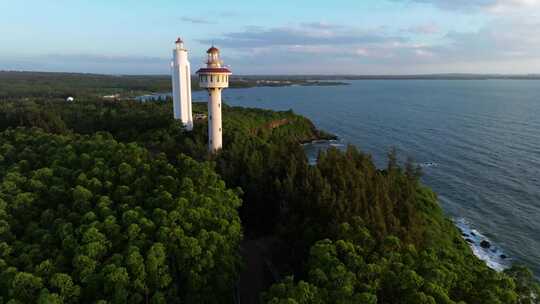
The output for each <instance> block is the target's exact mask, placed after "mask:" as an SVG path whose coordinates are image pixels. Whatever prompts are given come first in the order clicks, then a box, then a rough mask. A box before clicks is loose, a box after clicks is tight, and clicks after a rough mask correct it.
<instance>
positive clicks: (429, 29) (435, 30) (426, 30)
mask: <svg viewBox="0 0 540 304" xmlns="http://www.w3.org/2000/svg"><path fill="white" fill-rule="evenodd" d="M407 32H409V33H413V34H421V35H434V34H439V33H440V32H441V29H440V28H439V26H438V25H437V24H435V23H428V24H421V25H416V26H412V27H409V28H408V29H407Z"/></svg>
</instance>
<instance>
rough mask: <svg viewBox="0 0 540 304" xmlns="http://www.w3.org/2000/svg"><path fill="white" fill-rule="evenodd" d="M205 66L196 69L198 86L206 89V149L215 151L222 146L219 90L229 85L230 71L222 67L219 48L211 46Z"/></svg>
mask: <svg viewBox="0 0 540 304" xmlns="http://www.w3.org/2000/svg"><path fill="white" fill-rule="evenodd" d="M206 53H207V54H208V60H207V62H206V68H202V69H200V70H198V71H197V75H199V86H200V87H201V88H206V90H207V91H208V150H209V151H210V152H216V151H218V150H219V149H221V148H222V147H223V140H222V133H223V130H222V129H221V128H222V126H221V90H223V89H225V88H228V87H229V75H231V74H232V73H231V71H230V70H229V69H228V68H226V67H223V63H222V62H221V59H220V58H219V50H218V49H217V48H216V47H213V46H212V47H211V48H210V49H208V51H207V52H206Z"/></svg>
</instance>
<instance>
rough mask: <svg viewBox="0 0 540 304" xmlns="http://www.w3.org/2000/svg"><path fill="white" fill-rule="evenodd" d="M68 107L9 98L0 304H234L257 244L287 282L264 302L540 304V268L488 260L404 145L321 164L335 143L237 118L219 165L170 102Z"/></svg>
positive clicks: (334, 155)
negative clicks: (327, 145) (263, 241)
mask: <svg viewBox="0 0 540 304" xmlns="http://www.w3.org/2000/svg"><path fill="white" fill-rule="evenodd" d="M50 81H51V82H52V83H54V82H55V81H54V80H50ZM137 81H140V80H134V82H135V83H136V82H137ZM59 82H61V81H59ZM57 85H59V84H56V83H54V84H53V86H57ZM130 85H134V84H133V83H132V84H130ZM4 86H9V84H5V83H4ZM88 89H89V90H90V91H93V90H95V91H96V92H103V91H99V86H96V87H95V88H92V87H90V86H89V87H88ZM0 92H2V93H4V92H3V91H2V90H1V89H0ZM100 94H101V93H100ZM53 95H54V94H53ZM53 95H47V94H45V93H44V92H41V93H40V91H39V90H36V91H35V92H32V93H31V94H29V95H28V96H24V97H23V96H19V97H14V96H11V97H5V98H4V100H2V101H0V303H10V304H16V303H100V304H104V303H235V302H237V301H235V298H236V293H235V289H237V285H238V277H239V275H240V273H241V272H242V270H243V269H245V267H246V265H245V261H244V260H243V257H242V252H241V247H242V242H243V241H245V240H250V239H259V238H262V237H272V239H274V240H275V242H274V244H275V246H274V247H275V248H274V250H273V252H272V256H271V257H269V259H271V261H272V263H273V264H274V267H275V269H276V270H277V272H278V275H279V278H278V279H277V280H275V281H274V282H273V284H271V286H268V288H267V289H266V290H264V291H263V292H261V294H260V302H261V303H291V304H292V303H370V304H371V303H403V304H405V303H411V304H412V303H459V304H463V303H471V304H476V303H500V304H507V303H509V304H511V303H516V304H522V303H539V299H538V297H537V295H538V294H540V287H539V285H538V282H537V281H536V279H535V278H534V277H533V275H532V273H531V272H530V271H529V270H528V269H526V268H525V267H523V266H520V265H515V266H513V267H512V268H510V269H508V270H506V271H504V272H496V271H494V270H492V269H490V268H488V267H487V266H486V265H485V263H484V262H482V261H480V260H479V259H477V258H476V257H475V256H474V255H473V253H472V251H471V249H470V248H469V246H468V244H467V243H466V242H465V241H464V239H463V238H462V236H461V234H460V232H459V230H457V228H455V226H454V225H453V223H452V222H451V220H450V219H448V218H447V217H445V215H444V214H443V212H442V210H441V208H440V206H439V204H438V202H437V196H436V194H435V193H433V192H432V191H431V190H430V189H429V188H427V187H426V186H424V185H422V183H421V181H420V176H421V172H420V170H419V169H418V168H416V167H415V166H413V163H412V161H408V162H405V163H402V162H400V161H398V159H401V158H400V157H398V156H397V155H396V153H395V152H394V151H389V154H388V164H387V166H386V167H385V168H377V167H376V166H375V165H374V163H373V161H372V160H371V157H370V155H368V154H365V153H363V152H362V151H359V150H358V149H357V148H356V147H354V146H349V147H347V149H345V150H344V151H340V150H338V149H335V148H331V149H329V150H327V151H323V152H321V153H320V154H319V156H318V160H317V163H316V164H314V165H311V164H309V162H308V160H307V158H306V155H305V153H304V150H303V148H302V146H301V145H300V143H304V142H309V141H311V140H314V139H330V138H333V136H332V135H331V134H327V133H325V132H323V131H320V130H318V129H317V128H316V127H315V126H314V125H313V124H312V123H311V121H309V120H308V119H307V118H305V117H302V116H299V115H297V114H295V113H293V112H292V111H283V112H274V111H269V110H261V109H247V108H239V107H231V106H224V107H223V112H224V113H223V117H224V130H225V132H224V149H223V150H222V151H221V152H220V153H218V154H216V155H213V154H208V152H207V147H206V141H207V139H206V134H207V129H206V121H204V120H200V121H196V123H195V128H194V130H193V132H187V131H186V130H185V129H184V127H183V126H182V125H181V124H180V123H178V122H176V121H174V120H173V119H172V110H171V109H172V105H171V101H170V100H167V101H159V102H149V103H139V102H136V101H110V100H103V99H101V98H99V97H96V95H95V94H94V93H89V94H87V95H81V97H80V98H78V100H77V101H76V102H72V103H67V102H65V101H64V100H63V99H62V98H61V96H56V97H55V96H53ZM6 96H7V94H6ZM194 111H195V112H197V113H205V112H206V106H205V104H203V103H195V104H194Z"/></svg>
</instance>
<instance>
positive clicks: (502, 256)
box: [499, 254, 507, 260]
mask: <svg viewBox="0 0 540 304" xmlns="http://www.w3.org/2000/svg"><path fill="white" fill-rule="evenodd" d="M499 257H500V258H501V259H503V260H504V259H506V258H507V256H506V255H505V254H501V255H500V256H499Z"/></svg>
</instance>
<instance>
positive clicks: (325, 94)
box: [193, 80, 540, 277]
mask: <svg viewBox="0 0 540 304" xmlns="http://www.w3.org/2000/svg"><path fill="white" fill-rule="evenodd" d="M345 82H347V83H348V85H340V86H288V87H256V88H248V89H227V90H225V91H224V93H223V96H224V102H225V103H227V104H229V105H234V106H245V107H257V108H264V109H272V110H289V109H292V110H294V112H295V113H298V114H301V115H304V116H306V117H308V118H309V119H311V120H312V121H313V122H314V123H315V125H316V126H317V127H318V128H320V129H323V130H325V131H328V132H331V133H334V134H336V135H337V136H338V137H339V140H337V141H330V142H314V143H312V144H309V145H306V146H305V147H306V152H307V153H308V157H310V159H311V161H316V156H317V153H318V151H319V150H320V149H327V148H328V147H332V146H333V147H337V148H341V149H344V148H345V147H346V145H348V144H353V145H355V146H357V147H358V148H359V149H360V150H362V151H364V152H367V153H370V154H371V155H372V157H373V160H374V161H375V163H376V164H377V166H379V167H381V168H383V167H385V166H386V162H387V154H388V152H389V151H390V149H392V148H395V149H396V150H397V151H398V153H399V155H400V158H401V159H402V160H404V159H406V158H408V157H411V158H412V159H413V160H414V161H415V162H416V163H417V164H418V165H419V166H420V167H422V171H423V173H424V174H423V177H422V181H423V183H425V184H426V185H428V186H429V187H431V188H432V189H433V190H434V191H435V192H436V193H437V195H438V198H439V202H440V204H441V206H442V208H443V209H444V211H445V213H446V214H447V216H449V217H450V218H451V219H453V220H454V222H455V224H456V225H457V226H458V228H460V230H461V231H462V233H463V236H464V238H465V239H466V240H467V242H468V243H469V244H470V246H471V247H472V249H473V252H474V253H475V254H476V255H477V256H478V257H479V258H481V259H482V260H484V261H485V262H486V263H487V264H488V266H490V267H491V268H493V269H496V270H499V271H500V270H503V269H505V268H507V267H508V266H509V265H510V264H512V263H521V264H524V265H526V266H528V267H529V268H530V269H531V270H532V271H533V272H534V274H535V276H536V277H540V81H538V80H356V81H345ZM193 98H194V100H195V101H205V100H206V98H207V95H206V93H205V92H193ZM225 132H226V130H225ZM482 245H483V246H482Z"/></svg>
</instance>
